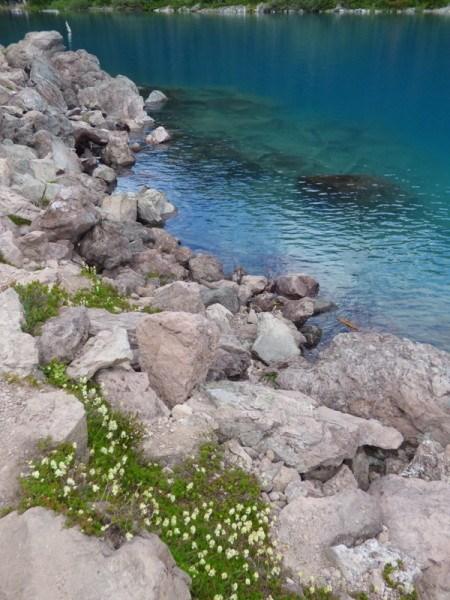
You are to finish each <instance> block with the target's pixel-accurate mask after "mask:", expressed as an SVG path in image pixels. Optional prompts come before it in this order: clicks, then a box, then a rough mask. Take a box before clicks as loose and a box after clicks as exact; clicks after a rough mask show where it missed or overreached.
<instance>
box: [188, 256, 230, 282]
mask: <svg viewBox="0 0 450 600" xmlns="http://www.w3.org/2000/svg"><path fill="white" fill-rule="evenodd" d="M189 270H190V272H191V275H192V279H193V280H194V281H198V282H200V283H201V282H202V281H219V280H220V279H223V267H222V264H221V263H220V262H219V261H218V260H217V258H216V257H215V256H210V255H209V254H197V255H196V256H193V257H192V258H191V259H190V260H189Z"/></svg>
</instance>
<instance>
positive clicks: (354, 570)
mask: <svg viewBox="0 0 450 600" xmlns="http://www.w3.org/2000/svg"><path fill="white" fill-rule="evenodd" d="M330 559H331V561H332V562H333V563H334V564H335V566H336V567H337V568H338V569H339V571H340V572H341V573H342V576H343V578H344V581H345V584H344V587H345V592H347V593H350V594H357V593H358V592H359V593H361V590H372V589H375V590H376V593H377V597H379V598H386V600H397V598H399V595H400V594H403V597H405V595H406V594H413V593H414V591H415V585H416V582H417V580H418V579H419V578H420V577H421V575H422V573H421V571H420V569H419V568H418V566H417V564H416V562H415V561H414V560H413V559H411V558H410V557H409V556H407V555H406V554H404V553H403V552H400V551H399V550H397V549H395V548H393V547H391V546H388V545H385V544H380V542H378V541H377V540H376V539H373V538H372V539H369V540H366V541H365V542H363V543H362V544H359V545H358V546H355V547H354V548H348V547H347V546H345V545H344V544H339V545H337V546H333V547H332V548H331V549H330ZM399 565H400V566H399ZM386 569H388V570H389V576H388V577H389V581H386Z"/></svg>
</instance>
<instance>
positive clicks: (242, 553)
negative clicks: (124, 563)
mask: <svg viewBox="0 0 450 600" xmlns="http://www.w3.org/2000/svg"><path fill="white" fill-rule="evenodd" d="M43 370H44V373H45V375H46V377H47V379H48V381H49V383H51V384H53V385H56V386H58V387H62V388H64V389H67V390H68V391H70V392H71V393H73V394H75V395H76V396H77V397H78V398H79V399H80V400H81V401H82V402H83V404H84V406H85V408H86V414H87V425H88V445H89V459H88V461H87V462H82V461H80V460H78V458H77V448H76V446H74V445H72V444H63V445H61V446H59V447H58V448H53V449H50V448H49V449H48V451H47V452H46V453H45V454H44V456H43V457H42V458H41V459H40V460H38V461H35V462H34V463H31V465H30V472H29V473H28V474H27V475H26V476H25V477H23V478H22V481H21V485H22V490H23V497H22V500H21V508H22V509H23V510H25V509H27V508H29V507H31V506H45V507H47V508H50V509H52V510H55V511H57V512H59V513H62V514H64V515H65V516H66V518H67V520H68V523H69V524H71V525H74V524H77V525H78V526H79V527H80V528H81V529H82V530H83V531H84V532H85V533H86V534H89V535H97V536H102V537H108V538H109V539H110V540H111V542H112V543H113V544H115V545H116V546H118V545H120V544H121V543H122V542H123V541H125V540H127V539H131V538H132V537H133V536H134V535H136V534H137V533H139V532H140V531H142V530H149V531H152V532H155V533H157V534H158V535H159V536H160V537H161V539H162V540H163V541H164V542H165V543H166V544H167V545H168V546H169V548H170V550H171V552H172V555H173V557H174V558H175V560H176V562H177V564H178V565H179V566H180V567H181V568H182V569H184V570H185V571H186V572H188V573H189V575H190V576H191V578H192V594H193V597H195V598H197V599H198V600H213V599H215V600H221V599H222V600H224V599H225V598H227V599H231V600H236V599H237V598H239V599H241V600H262V599H267V598H272V599H273V600H290V599H294V598H296V597H298V596H295V595H292V594H289V593H286V592H285V591H283V588H282V585H281V581H282V578H281V576H280V575H281V567H280V559H281V557H280V555H279V554H278V552H277V550H276V546H275V545H274V544H273V543H272V542H271V539H270V535H269V528H270V508H269V507H268V506H267V505H265V504H264V503H263V502H262V501H261V499H260V492H261V491H260V488H259V485H258V483H257V481H256V479H255V478H254V477H253V476H252V475H249V474H247V473H245V472H244V471H242V470H241V469H238V468H235V467H230V466H226V465H225V463H224V459H223V456H222V453H221V451H220V449H219V448H218V447H216V446H215V445H213V444H205V445H204V446H203V447H202V448H201V449H200V452H199V454H198V456H196V457H195V458H189V459H187V460H186V461H185V462H184V463H182V464H181V465H180V466H178V467H175V468H174V469H173V470H172V471H170V470H165V469H164V468H163V467H162V466H161V465H159V464H156V463H154V462H151V461H148V460H145V459H144V458H143V457H142V456H141V454H140V452H139V442H140V439H141V436H142V430H141V428H140V427H139V424H138V423H137V422H136V421H135V420H133V419H132V418H129V417H126V416H124V415H122V414H120V413H117V412H115V411H113V410H112V409H111V407H110V406H109V405H108V403H107V402H106V400H105V399H104V398H103V396H102V393H101V389H100V388H99V387H98V386H97V385H95V384H93V383H90V382H86V381H73V380H71V379H70V378H69V377H68V375H67V373H66V369H65V366H64V365H62V364H61V363H58V362H56V361H53V362H52V363H50V364H49V365H47V366H46V367H45V368H44V369H43ZM305 598H307V599H308V600H331V598H332V596H331V592H329V591H328V590H326V589H322V588H318V589H317V590H316V589H312V588H311V589H310V590H308V591H307V592H306V593H305Z"/></svg>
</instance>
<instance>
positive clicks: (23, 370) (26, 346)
mask: <svg viewBox="0 0 450 600" xmlns="http://www.w3.org/2000/svg"><path fill="white" fill-rule="evenodd" d="M24 324H25V317H24V313H23V308H22V304H21V302H20V299H19V296H18V294H17V292H16V291H15V290H14V289H12V288H7V289H6V290H5V291H4V292H1V293H0V339H1V344H0V375H1V374H8V373H15V374H16V375H19V376H20V377H26V376H27V375H32V374H33V373H34V372H35V371H36V369H37V366H38V364H39V355H38V349H37V344H36V340H35V339H34V338H33V337H32V336H31V335H29V334H28V333H24V332H23V331H22V325H24Z"/></svg>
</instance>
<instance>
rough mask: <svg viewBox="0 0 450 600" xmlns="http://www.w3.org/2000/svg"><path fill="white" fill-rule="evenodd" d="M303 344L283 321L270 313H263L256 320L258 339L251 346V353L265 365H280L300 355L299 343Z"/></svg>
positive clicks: (302, 340)
mask: <svg viewBox="0 0 450 600" xmlns="http://www.w3.org/2000/svg"><path fill="white" fill-rule="evenodd" d="M302 342H304V338H303V336H302V335H301V334H299V333H298V332H297V334H296V333H295V332H294V331H293V330H292V329H291V328H290V327H289V326H288V325H287V323H286V322H284V321H283V320H281V319H279V318H277V317H275V316H274V315H273V314H271V313H263V314H261V315H260V316H259V318H258V337H257V338H256V340H255V343H254V344H253V348H252V350H253V352H254V353H255V354H256V356H257V357H258V358H259V359H260V360H262V361H263V362H264V363H266V364H267V365H270V364H274V363H281V362H285V361H288V360H291V359H293V358H296V357H297V356H300V355H301V352H300V348H299V343H302Z"/></svg>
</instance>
